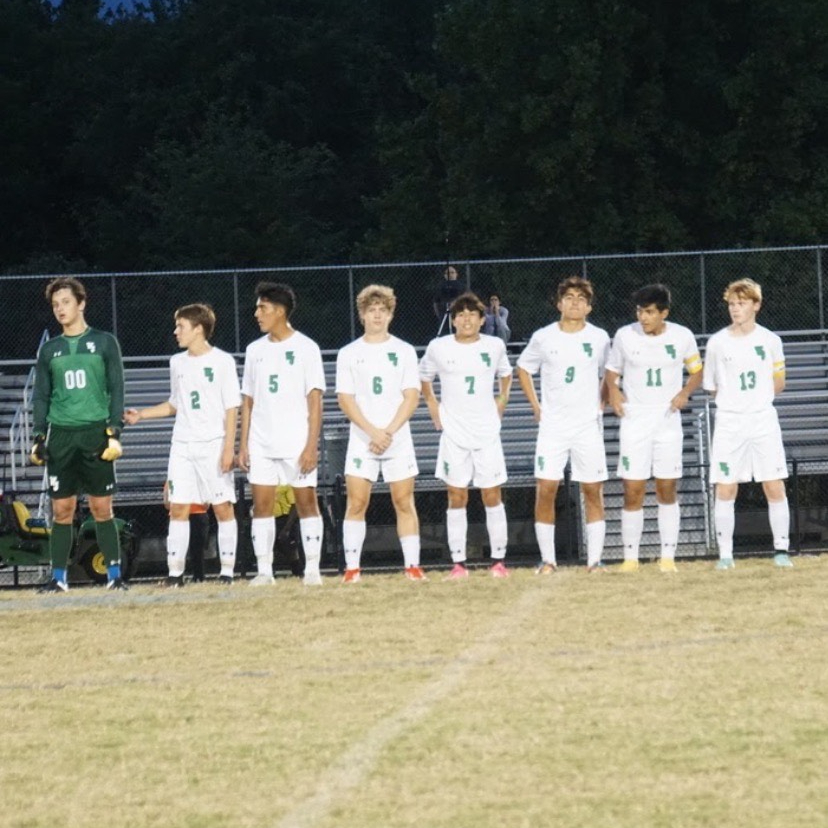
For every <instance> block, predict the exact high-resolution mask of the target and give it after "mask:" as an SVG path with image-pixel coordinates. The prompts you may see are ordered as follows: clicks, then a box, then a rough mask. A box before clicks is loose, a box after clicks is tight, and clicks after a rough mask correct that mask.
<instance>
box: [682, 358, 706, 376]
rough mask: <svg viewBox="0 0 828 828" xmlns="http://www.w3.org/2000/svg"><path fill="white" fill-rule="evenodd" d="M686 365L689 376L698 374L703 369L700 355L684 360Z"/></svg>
mask: <svg viewBox="0 0 828 828" xmlns="http://www.w3.org/2000/svg"><path fill="white" fill-rule="evenodd" d="M684 365H685V367H686V368H687V373H688V374H698V373H699V371H701V369H702V360H701V355H700V354H693V356H691V357H687V359H685V360H684Z"/></svg>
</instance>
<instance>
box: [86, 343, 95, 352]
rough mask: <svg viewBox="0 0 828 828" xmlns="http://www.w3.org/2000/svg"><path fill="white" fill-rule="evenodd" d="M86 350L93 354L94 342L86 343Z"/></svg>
mask: <svg viewBox="0 0 828 828" xmlns="http://www.w3.org/2000/svg"><path fill="white" fill-rule="evenodd" d="M86 350H87V351H89V353H90V354H94V353H95V343H94V342H87V343H86Z"/></svg>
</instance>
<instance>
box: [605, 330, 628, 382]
mask: <svg viewBox="0 0 828 828" xmlns="http://www.w3.org/2000/svg"><path fill="white" fill-rule="evenodd" d="M606 370H607V371H612V372H613V373H615V374H618V375H619V376H623V374H624V337H623V334H622V332H621V331H616V333H615V339H613V340H612V345H611V346H610V349H609V356H608V357H607V364H606Z"/></svg>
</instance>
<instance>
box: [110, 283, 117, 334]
mask: <svg viewBox="0 0 828 828" xmlns="http://www.w3.org/2000/svg"><path fill="white" fill-rule="evenodd" d="M116 284H117V282H116V280H115V275H114V274H112V275H111V276H110V277H109V289H110V295H111V296H112V335H113V336H114V337H115V339H117V338H118V299H117V297H116V296H115V285H116Z"/></svg>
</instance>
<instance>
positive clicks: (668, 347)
mask: <svg viewBox="0 0 828 828" xmlns="http://www.w3.org/2000/svg"><path fill="white" fill-rule="evenodd" d="M664 350H665V351H667V355H668V356H671V357H672V358H673V359H675V358H676V346H675V345H665V346H664Z"/></svg>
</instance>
